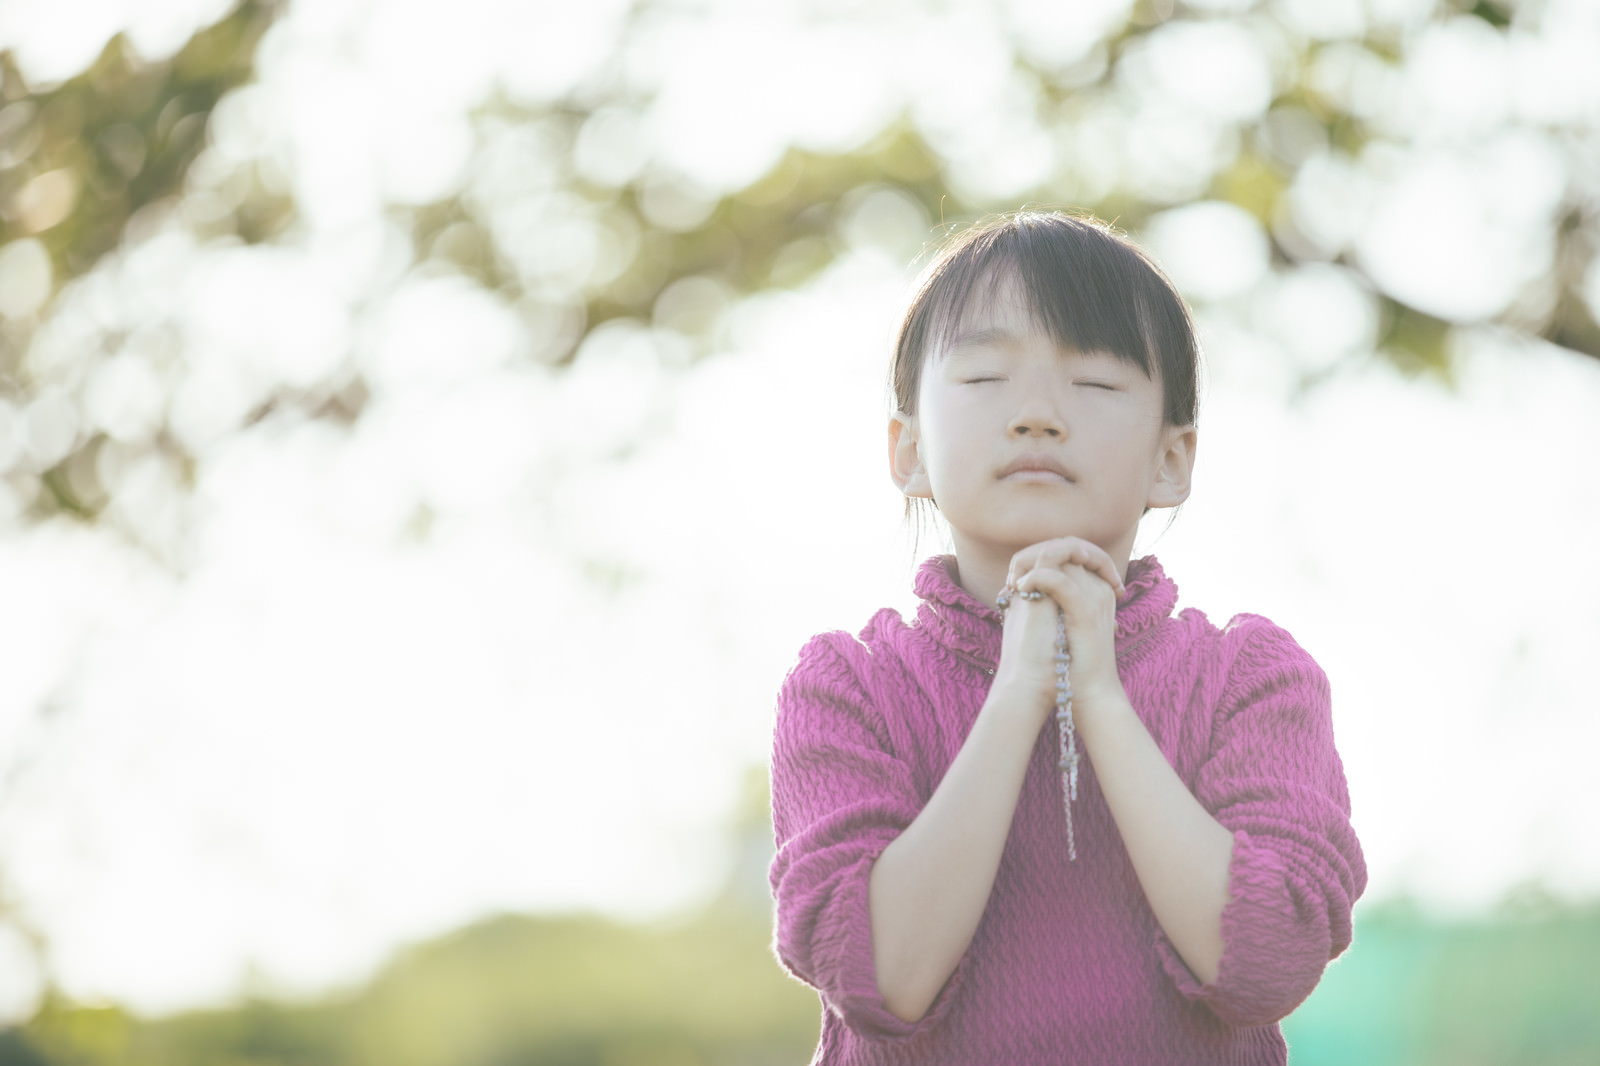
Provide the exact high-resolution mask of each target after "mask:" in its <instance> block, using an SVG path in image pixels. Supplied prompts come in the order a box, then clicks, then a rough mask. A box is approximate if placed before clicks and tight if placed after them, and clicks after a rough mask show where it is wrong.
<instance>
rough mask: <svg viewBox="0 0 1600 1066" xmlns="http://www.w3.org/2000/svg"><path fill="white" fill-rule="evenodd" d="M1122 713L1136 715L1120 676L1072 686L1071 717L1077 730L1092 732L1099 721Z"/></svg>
mask: <svg viewBox="0 0 1600 1066" xmlns="http://www.w3.org/2000/svg"><path fill="white" fill-rule="evenodd" d="M1124 715H1127V716H1132V717H1135V718H1137V717H1138V715H1137V714H1136V713H1135V712H1134V709H1133V704H1132V703H1131V702H1130V701H1129V699H1128V693H1127V691H1126V690H1125V689H1123V687H1122V680H1121V678H1115V677H1113V678H1109V679H1107V680H1105V681H1100V682H1091V683H1089V684H1086V685H1083V686H1081V687H1080V686H1078V685H1074V686H1073V693H1072V717H1073V720H1074V722H1075V724H1076V725H1077V728H1078V731H1079V732H1083V733H1092V732H1094V729H1095V726H1096V725H1098V724H1099V723H1101V722H1103V721H1107V720H1109V719H1112V718H1118V717H1122V716H1124ZM1087 739H1088V738H1087V737H1085V740H1087Z"/></svg>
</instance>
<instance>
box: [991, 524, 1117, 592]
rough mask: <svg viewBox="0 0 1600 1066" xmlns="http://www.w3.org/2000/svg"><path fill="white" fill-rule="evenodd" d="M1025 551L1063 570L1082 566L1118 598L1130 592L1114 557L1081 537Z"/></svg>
mask: <svg viewBox="0 0 1600 1066" xmlns="http://www.w3.org/2000/svg"><path fill="white" fill-rule="evenodd" d="M1024 551H1027V552H1035V553H1036V554H1035V556H1034V558H1035V559H1036V560H1038V561H1039V562H1043V563H1044V564H1045V565H1049V566H1054V567H1056V568H1057V569H1064V568H1066V567H1067V566H1081V567H1083V568H1084V569H1085V570H1088V571H1089V572H1090V573H1092V574H1095V575H1097V576H1099V577H1100V578H1101V580H1103V581H1104V582H1105V583H1106V584H1108V585H1110V586H1111V588H1112V590H1113V591H1114V592H1115V593H1116V594H1117V598H1118V599H1121V598H1122V597H1123V596H1124V595H1125V594H1126V593H1127V587H1126V586H1125V585H1124V584H1123V582H1122V576H1121V575H1120V574H1118V573H1117V564H1116V563H1114V562H1112V561H1111V556H1110V555H1109V554H1107V553H1106V550H1105V549H1104V548H1102V547H1100V545H1098V544H1095V543H1094V542H1092V541H1087V540H1084V539H1083V538H1082V537H1061V538H1058V539H1056V540H1048V541H1045V542H1044V543H1042V544H1036V545H1034V546H1033V547H1032V548H1027V549H1024ZM1018 554H1019V555H1020V554H1022V553H1020V552H1019V553H1018Z"/></svg>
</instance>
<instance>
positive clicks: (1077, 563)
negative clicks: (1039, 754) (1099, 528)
mask: <svg viewBox="0 0 1600 1066" xmlns="http://www.w3.org/2000/svg"><path fill="white" fill-rule="evenodd" d="M1006 587H1007V588H1010V589H1015V590H1016V591H1017V592H1018V593H1023V594H1026V593H1030V592H1038V593H1042V594H1043V595H1041V596H1040V597H1039V598H1038V599H1027V598H1024V596H1021V595H1019V596H1014V597H1012V602H1011V606H1010V607H1009V609H1008V610H1007V611H1006V618H1005V630H1004V634H1003V636H1002V638H1001V642H1000V662H999V664H998V665H997V666H996V668H995V680H994V683H995V685H996V686H997V687H998V686H1005V687H1007V688H1014V689H1015V690H1016V691H1017V692H1019V693H1020V694H1022V695H1024V697H1025V700H1026V703H1027V705H1028V706H1029V707H1036V708H1037V710H1038V712H1039V715H1040V718H1041V721H1042V719H1043V717H1044V716H1045V715H1046V714H1048V713H1049V711H1050V710H1051V709H1052V708H1053V707H1054V702H1055V642H1056V617H1057V612H1059V613H1060V616H1061V618H1062V619H1063V620H1064V621H1065V623H1066V633H1067V647H1068V649H1069V650H1070V652H1071V654H1072V665H1071V677H1072V690H1073V705H1074V708H1075V713H1076V714H1078V715H1079V716H1080V719H1081V717H1083V716H1088V715H1093V714H1094V713H1095V708H1096V707H1098V706H1103V705H1106V704H1108V703H1109V702H1111V701H1112V699H1113V698H1121V699H1122V700H1124V701H1125V700H1126V696H1125V695H1124V693H1123V690H1122V681H1121V680H1120V679H1119V678H1118V677H1117V657H1116V628H1117V625H1116V619H1117V601H1118V600H1119V599H1120V598H1121V597H1122V595H1123V593H1124V592H1125V591H1126V589H1125V587H1124V586H1123V583H1122V577H1121V575H1119V574H1118V573H1117V567H1116V564H1115V563H1114V562H1112V560H1111V556H1110V555H1108V554H1106V552H1105V550H1104V549H1103V548H1101V547H1100V546H1099V545H1097V544H1093V543H1091V542H1089V541H1087V540H1084V539H1082V538H1080V537H1060V538H1058V539H1056V540H1047V541H1042V542H1041V543H1039V544H1034V545H1030V546H1029V547H1026V548H1024V549H1022V550H1021V551H1019V552H1017V553H1016V554H1015V555H1014V556H1012V557H1011V566H1010V568H1009V569H1008V570H1007V572H1006Z"/></svg>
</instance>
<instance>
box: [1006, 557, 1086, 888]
mask: <svg viewBox="0 0 1600 1066" xmlns="http://www.w3.org/2000/svg"><path fill="white" fill-rule="evenodd" d="M1013 597H1015V598H1017V599H1020V600H1040V599H1043V598H1044V593H1042V592H1018V591H1017V590H1016V588H1015V587H1014V586H1011V585H1007V586H1006V587H1005V588H1003V589H1001V590H1000V595H999V596H998V597H996V598H995V606H996V607H997V608H999V610H1000V613H1001V614H1002V615H1004V614H1005V612H1006V608H1007V607H1010V606H1011V600H1012V598H1013ZM1071 669H1072V653H1071V652H1069V651H1068V650H1067V620H1066V617H1065V616H1064V615H1062V613H1061V612H1060V611H1059V610H1058V611H1057V612H1056V732H1057V734H1058V735H1059V737H1060V744H1061V746H1060V752H1061V754H1060V758H1059V759H1058V760H1057V762H1056V767H1057V768H1058V769H1059V770H1060V771H1061V809H1062V810H1063V811H1064V812H1065V813H1066V816H1067V858H1068V859H1070V860H1072V861H1074V862H1075V861H1077V858H1078V841H1077V838H1076V837H1075V836H1074V835H1073V832H1072V802H1073V800H1076V799H1077V798H1078V731H1077V728H1076V727H1075V726H1074V725H1073V722H1072V676H1071Z"/></svg>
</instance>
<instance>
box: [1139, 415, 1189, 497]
mask: <svg viewBox="0 0 1600 1066" xmlns="http://www.w3.org/2000/svg"><path fill="white" fill-rule="evenodd" d="M1197 442H1198V441H1197V437H1196V434H1195V429H1194V427H1193V426H1167V427H1165V428H1164V429H1163V430H1162V431H1161V445H1162V447H1161V453H1160V462H1159V464H1158V465H1157V466H1156V470H1155V477H1154V479H1152V481H1151V482H1150V496H1149V498H1148V499H1147V500H1146V501H1145V506H1147V507H1176V506H1178V504H1180V503H1182V502H1183V501H1184V500H1187V499H1188V498H1189V482H1190V479H1191V478H1192V477H1193V476H1194V450H1195V445H1196V443H1197Z"/></svg>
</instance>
